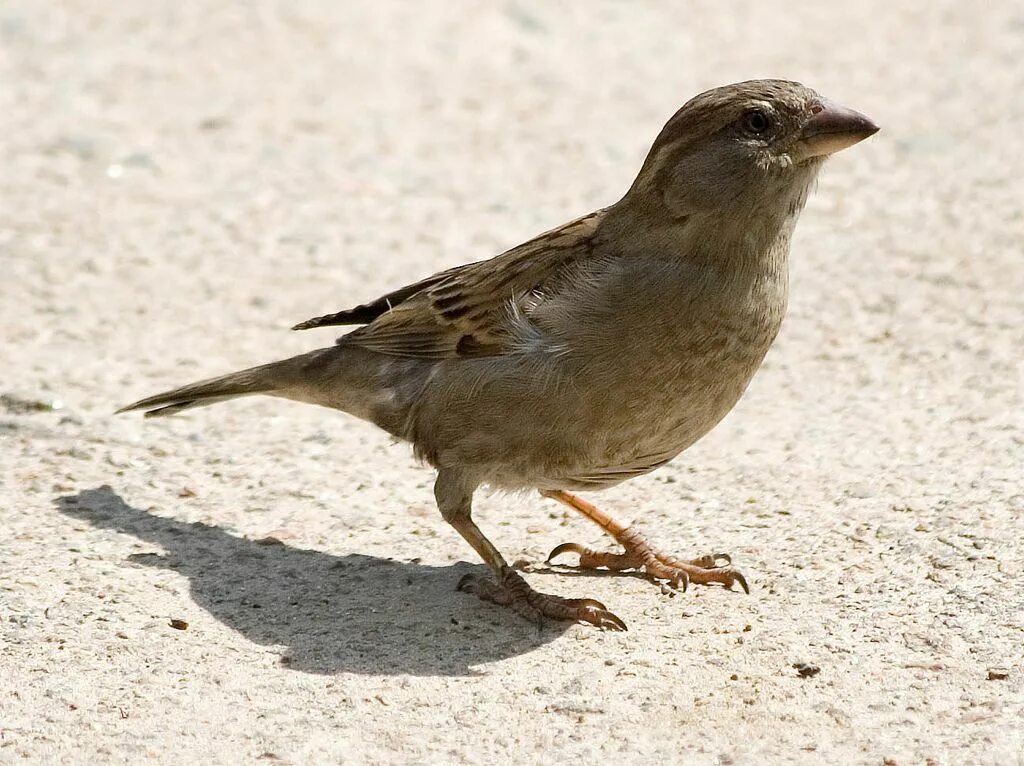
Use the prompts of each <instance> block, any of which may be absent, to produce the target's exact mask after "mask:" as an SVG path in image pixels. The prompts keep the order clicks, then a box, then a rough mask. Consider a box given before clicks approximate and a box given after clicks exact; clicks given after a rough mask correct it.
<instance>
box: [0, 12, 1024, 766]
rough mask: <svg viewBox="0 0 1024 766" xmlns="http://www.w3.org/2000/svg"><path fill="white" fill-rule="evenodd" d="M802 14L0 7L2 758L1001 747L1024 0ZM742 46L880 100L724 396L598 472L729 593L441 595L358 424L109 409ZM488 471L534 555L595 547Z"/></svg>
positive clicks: (469, 235)
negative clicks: (565, 598) (660, 449)
mask: <svg viewBox="0 0 1024 766" xmlns="http://www.w3.org/2000/svg"><path fill="white" fill-rule="evenodd" d="M820 5H821V6H822V7H812V6H811V5H810V4H808V5H807V6H806V7H804V8H803V9H802V10H801V9H798V8H796V7H794V5H793V4H790V3H783V2H764V1H761V2H740V3H720V2H719V3H701V4H696V5H690V4H684V3H675V4H670V3H657V4H655V3H642V4H627V3H587V4H583V3H577V4H572V5H570V4H558V3H543V4H541V3H534V4H527V3H525V2H507V3H489V4H485V3H477V4H470V3H464V4H463V3H446V2H445V3H443V2H433V3H426V4H424V3H419V4H412V3H409V4H404V3H397V2H394V3H372V4H371V3H348V4H342V3H331V2H326V1H324V2H313V1H312V0H310V1H308V2H299V3H294V2H280V3H272V2H261V3H250V4H227V3H217V2H213V1H212V0H209V1H208V2H198V1H197V2H178V1H175V2H147V3H123V2H121V3H119V2H88V3H87V2H81V3H57V2H47V3H41V2H33V1H31V0H15V1H14V2H6V3H4V4H3V5H2V6H0V61H2V65H0V66H2V69H0V126H2V130H0V162H2V168H3V170H2V172H0V248H2V249H0V258H2V267H3V270H2V279H0V327H2V332H3V335H2V338H3V343H2V345H0V394H2V398H0V469H2V471H0V477H2V485H0V493H2V505H0V522H2V525H3V530H4V534H3V536H2V539H0V640H2V645H0V763H5V764H6V763H22V762H26V761H30V762H54V763H86V762H89V763H96V762H112V763H142V762H164V763H170V762H174V763H210V764H213V763H239V762H250V761H254V760H258V759H263V760H266V761H267V762H271V763H273V762H280V763H294V764H303V763H313V762H338V763H352V764H356V763H367V762H373V763H488V762H493V761H495V760H497V759H502V760H505V761H511V762H520V763H529V762H539V761H541V760H544V761H546V762H552V763H577V762H582V763H588V762H589V763H594V762H605V761H607V759H609V758H620V759H624V758H629V759H630V760H631V761H632V762H636V756H638V755H639V756H649V757H651V758H652V759H653V761H652V762H654V763H678V762H686V763H689V764H760V763H807V764H817V763H865V764H882V763H883V762H884V763H898V764H919V763H939V764H973V763H992V764H997V763H998V764H1022V763H1024V718H1022V716H1024V659H1022V646H1024V588H1022V585H1024V582H1022V581H1024V544H1022V532H1024V518H1022V516H1024V483H1022V477H1024V367H1022V357H1024V354H1022V346H1024V330H1022V322H1021V314H1022V307H1024V299H1022V295H1024V252H1022V242H1024V217H1022V203H1021V201H1022V200H1024V159H1022V158H1024V140H1022V136H1024V133H1022V125H1024V97H1022V96H1021V94H1022V92H1024V65H1022V64H1021V61H1022V60H1024V7H1022V6H1021V5H1020V4H1019V3H1013V2H1002V3H990V4H986V6H985V7H984V10H983V11H980V10H978V9H971V8H970V7H969V6H970V4H964V3H961V2H959V1H957V2H945V1H944V2H934V3H927V4H926V3H905V4H903V5H905V6H907V7H906V8H903V9H901V8H900V5H901V4H900V3H894V2H891V0H887V1H886V2H881V1H880V0H878V1H872V2H861V3H858V4H857V6H858V8H856V9H847V10H835V9H826V7H825V6H826V5H830V4H820ZM670 6H674V8H673V7H670ZM911 6H918V7H919V10H910V7H911ZM756 76H784V77H788V78H793V79H799V80H802V81H804V82H806V83H808V84H810V85H812V86H813V87H815V88H817V89H818V90H820V91H821V92H823V93H825V94H828V95H829V96H831V97H833V98H835V99H836V100H839V101H842V102H844V103H847V104H849V105H851V106H854V107H856V108H859V109H861V110H863V111H864V112H866V113H868V114H870V115H871V116H872V117H874V118H875V119H876V120H877V121H878V122H879V123H880V124H881V125H882V126H883V132H882V133H880V134H879V135H878V136H876V137H875V138H873V139H872V140H871V141H869V142H867V143H865V144H864V145H862V146H858V147H857V148H856V149H854V150H852V151H850V152H848V153H845V154H843V155H841V156H840V157H837V158H836V159H835V160H833V161H832V162H831V164H830V166H829V167H828V168H827V170H826V172H825V174H824V176H823V178H822V181H821V183H820V185H819V189H818V193H817V195H816V196H815V197H814V199H813V201H812V202H811V203H810V205H809V207H808V209H807V211H806V212H805V213H804V217H803V220H802V222H801V224H800V227H799V229H798V236H797V237H796V241H795V242H794V248H793V250H794V257H793V274H792V277H793V280H792V281H793V285H792V304H791V309H790V314H789V316H788V318H787V322H786V326H785V328H784V330H783V333H782V336H781V337H780V339H779V341H778V343H777V345H776V346H775V348H774V349H773V350H772V352H771V354H770V355H769V357H768V359H767V361H766V363H765V366H764V369H763V371H762V372H761V373H760V375H759V376H758V377H757V378H756V379H755V381H754V384H753V385H752V387H751V389H750V391H749V393H748V395H747V396H746V397H745V398H744V399H743V401H742V402H741V403H740V405H739V406H738V407H737V408H736V410H735V411H734V412H733V413H732V414H731V415H730V416H729V417H728V418H727V419H726V421H725V422H724V423H723V424H722V425H721V426H720V427H719V428H718V429H717V430H716V431H715V432H714V433H713V434H711V435H710V436H708V437H707V438H706V439H704V440H703V441H702V442H701V443H700V444H698V445H697V446H696V447H694V448H693V449H691V450H690V451H689V452H688V453H687V454H686V455H684V456H683V457H681V458H680V459H677V460H676V461H675V462H674V463H672V464H671V465H670V466H668V467H666V468H664V469H662V470H661V471H659V472H657V473H656V474H653V475H651V476H648V477H645V478H641V479H638V480H635V481H633V482H630V483H628V484H626V485H624V486H621V487H619V488H617V489H615V490H611V491H608V492H605V493H603V494H601V495H599V496H593V498H592V499H595V500H600V502H601V503H602V504H603V505H604V507H605V508H607V509H608V510H611V511H613V512H614V513H617V514H619V515H622V516H624V517H626V518H636V519H638V520H639V521H640V522H642V524H643V525H644V526H645V528H646V530H647V531H648V533H649V535H650V536H651V537H652V538H654V539H655V540H657V541H658V542H659V543H660V544H661V545H662V546H663V547H665V548H668V549H671V550H674V551H678V552H679V553H690V554H692V553H698V552H706V551H709V550H727V551H731V552H732V553H733V555H734V557H735V560H736V562H737V564H738V565H740V566H741V567H742V568H743V569H744V570H745V571H746V572H747V574H748V576H749V577H750V579H751V584H752V591H753V592H752V593H751V595H750V596H744V595H742V594H740V593H735V592H724V591H722V590H721V589H691V591H690V592H689V593H686V594H683V595H679V596H676V597H674V598H670V597H668V596H666V595H662V594H661V593H659V590H658V588H657V587H655V586H653V585H652V584H650V583H648V582H646V581H644V580H642V579H639V578H636V577H629V576H624V577H581V576H570V574H562V573H556V572H552V571H550V570H544V569H543V568H541V569H540V571H537V572H536V573H535V574H532V575H530V577H531V579H532V581H533V582H534V583H535V584H536V585H539V586H541V587H543V588H545V589H547V590H549V591H555V592H558V593H562V594H565V595H580V596H583V595H587V596H593V597H597V598H599V599H601V600H602V601H605V602H606V603H607V604H609V606H610V607H611V608H613V609H614V610H615V611H616V612H617V613H618V614H619V615H620V616H622V617H623V618H624V619H625V620H626V621H627V622H628V623H629V625H630V628H631V630H630V632H628V633H625V634H610V633H602V632H599V631H597V630H595V629H592V628H589V627H582V626H577V625H548V626H546V627H543V628H538V627H536V626H534V625H531V624H528V623H525V622H524V621H522V620H520V619H518V618H517V617H515V616H514V615H511V614H507V613H505V612H503V611H501V610H498V609H497V608H494V607H492V606H489V605H486V604H483V603H480V602H477V601H476V600H475V599H473V598H472V597H470V596H467V595H465V594H460V593H457V592H455V590H454V588H455V584H456V582H457V581H458V579H459V578H460V576H461V575H463V574H464V573H466V572H470V571H480V569H479V565H478V562H477V561H476V560H475V559H474V558H473V555H472V553H471V551H470V550H469V549H468V546H467V545H466V544H465V543H464V542H463V541H462V540H461V539H459V538H458V536H457V535H456V534H455V533H454V532H453V531H452V530H450V529H449V528H447V527H446V525H445V524H444V522H443V521H442V520H441V519H440V518H439V516H438V515H437V513H436V511H435V510H434V508H433V504H432V496H431V491H430V486H431V481H432V475H431V472H430V471H429V470H427V469H425V468H423V467H420V466H417V465H416V464H415V463H414V461H413V459H412V457H411V455H410V454H409V451H408V450H407V449H406V448H405V447H403V446H400V445H399V446H396V445H393V444H391V443H390V441H389V439H388V438H387V437H386V436H384V435H383V434H381V433H379V432H377V431H375V430H374V429H373V428H372V427H370V426H368V425H366V424H363V423H360V422H358V421H356V420H354V419H353V418H350V417H346V416H345V415H342V414H340V413H332V412H328V411H325V410H318V409H316V408H311V407H303V406H301V405H296V404H291V403H287V402H281V401H271V400H248V401H243V402H237V403H231V404H229V405H222V406H219V407H215V408H211V409H206V410H202V411H197V412H195V413H190V414H188V415H185V416H181V417H178V418H173V419H168V420H165V421H156V422H154V421H150V422H144V421H143V420H141V419H140V418H137V417H127V416H122V417H113V416H112V415H111V412H112V410H113V409H114V407H115V406H117V405H119V404H123V403H125V402H126V401H129V400H132V399H135V398H137V397H139V396H141V395H145V394H149V393H153V392H155V391H157V390H161V389H163V388H166V387H168V386H170V385H172V384H178V383H183V382H187V381H190V380H192V379H194V378H198V377H205V376H207V375H210V374H214V373H219V372H223V371H227V370H230V369H234V368H238V367H242V366H247V365H249V364H253V363H257V362H262V361H266V360H269V359H273V358H278V357H281V356H285V355H288V354H290V353H296V352H299V351H301V350H303V349H308V348H312V347H315V346H317V345H328V344H329V343H330V342H331V340H332V339H333V336H334V333H332V332H331V331H320V333H319V334H309V333H306V334H293V333H288V332H287V331H286V329H287V327H288V326H290V325H291V324H292V323H293V322H296V321H298V320H302V319H305V318H307V317H309V316H312V315H315V314H319V313H324V312H327V311H331V310H336V309H338V308H341V307H344V306H348V305H351V304H354V303H358V302H361V301H363V300H365V299H368V298H373V297H375V296H376V295H378V294H379V293H381V292H382V291H383V290H384V289H386V288H388V287H392V286H395V285H396V284H398V283H402V282H405V281H408V280H410V279H413V278H417V277H420V276H423V275H426V274H428V273H430V272H432V271H434V270H436V269H440V268H442V267H446V266H450V265H454V264H457V263H460V262H465V261H469V260H475V259H479V258H482V257H486V256H489V255H491V254H495V253H497V252H499V251H501V250H503V249H505V248H507V247H509V246H512V245H514V244H516V243H518V242H520V241H522V240H524V239H526V238H528V237H530V236H532V235H533V234H536V233H538V232H539V231H541V230H544V229H547V228H549V227H551V226H554V225H557V224H559V223H561V222H563V221H565V220H568V219H569V218H571V217H574V216H576V215H579V214H582V213H584V212H587V211H589V210H591V209H593V208H595V207H599V206H601V205H604V204H607V203H609V202H611V201H613V200H614V199H617V197H618V196H619V195H620V194H621V193H622V192H623V191H624V189H625V188H626V187H627V185H628V184H629V183H630V181H631V180H632V178H633V175H634V173H635V171H636V170H637V169H638V167H639V164H640V161H641V159H642V157H643V156H644V154H645V152H646V150H647V148H648V146H649V144H650V142H651V141H652V140H653V138H654V136H655V135H656V133H657V131H658V130H659V128H660V127H661V125H662V123H663V122H664V120H665V119H666V118H667V117H668V116H669V115H670V114H671V113H672V112H673V111H674V110H675V109H676V108H677V107H678V105H679V104H680V103H681V102H682V101H684V100H685V99H686V98H688V97H689V96H691V95H692V94H694V93H696V92H697V91H699V90H702V89H704V88H706V87H710V86H714V85H718V84H722V83H725V82H729V81H734V80H738V79H747V78H750V77H756ZM477 507H478V511H477V516H478V518H479V519H480V522H481V524H482V525H483V526H484V528H485V529H486V530H488V531H489V532H491V533H492V534H493V537H494V539H495V541H496V542H497V544H498V545H499V547H501V548H502V549H503V550H504V551H505V552H506V553H507V554H508V555H509V557H510V558H512V559H517V558H524V559H527V560H529V561H533V562H537V561H540V560H542V559H543V557H544V555H545V554H546V552H547V551H548V550H549V549H550V548H551V547H552V546H554V545H556V544H558V543H561V542H564V541H566V540H579V541H582V542H586V543H590V544H597V545H603V544H605V541H604V540H602V538H601V536H600V533H599V531H598V530H597V529H596V528H591V527H590V526H588V525H587V524H586V523H585V522H584V521H582V520H579V519H577V518H575V517H572V516H570V515H568V513H567V512H565V511H563V510H562V509H561V507H558V506H556V505H555V504H553V503H551V502H546V501H543V500H541V499H540V498H534V497H528V498H509V497H501V496H490V497H487V496H484V497H481V498H480V499H479V501H478V504H477ZM268 537H272V538H276V539H277V540H278V541H280V544H271V543H273V542H274V541H273V540H267V538H268ZM172 620H183V621H185V622H186V623H187V629H185V630H180V629H176V628H174V627H173V626H172V625H171V621H172ZM801 662H802V663H812V664H814V665H817V666H818V667H819V668H820V672H819V673H818V674H817V675H815V676H813V677H809V678H804V677H800V675H799V674H798V673H797V671H796V670H795V669H794V667H793V665H794V663H801ZM996 668H1004V669H1005V671H1006V673H1007V674H1008V676H1007V677H1006V678H998V677H997V678H995V679H994V680H990V679H989V675H990V671H991V670H992V669H996ZM994 675H995V676H1000V675H1002V673H1001V671H995V673H994ZM886 759H888V760H886Z"/></svg>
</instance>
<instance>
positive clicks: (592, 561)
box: [540, 490, 750, 593]
mask: <svg viewBox="0 0 1024 766" xmlns="http://www.w3.org/2000/svg"><path fill="white" fill-rule="evenodd" d="M540 493H541V494H542V495H543V496H544V497H550V498H551V499H552V500H557V501H558V502H560V503H564V504H565V505H567V506H569V507H570V508H572V509H574V510H576V511H579V512H580V513H582V514H583V515H584V516H586V517H587V518H588V519H590V520H591V521H593V522H594V523H595V524H597V525H598V526H599V527H601V529H603V530H604V531H605V532H607V533H608V534H609V535H611V536H612V537H613V538H615V541H616V542H617V543H619V545H621V546H622V547H623V548H624V549H625V550H624V552H622V553H612V552H610V551H595V550H593V549H591V548H587V547H585V546H583V545H580V544H579V543H563V544H562V545H559V546H558V547H557V548H555V549H554V550H553V551H551V554H550V555H549V556H548V562H550V561H551V560H552V559H554V558H555V557H556V556H559V555H561V554H563V553H569V552H572V553H577V554H579V557H580V564H579V565H580V567H581V568H582V569H598V568H600V567H604V568H606V569H610V570H613V571H622V570H625V569H636V570H639V571H643V572H646V573H647V574H648V575H650V576H651V577H653V578H655V579H658V580H668V581H669V583H670V584H671V585H673V586H674V587H677V588H682V589H683V590H686V586H687V584H688V583H691V582H693V583H697V584H699V585H710V584H712V583H718V584H719V585H723V586H725V587H726V588H731V587H732V585H733V583H738V584H739V586H740V587H741V588H743V590H744V591H746V592H747V593H750V588H749V587H748V586H747V580H746V578H745V577H744V576H743V574H742V573H741V572H740V571H739V570H737V569H735V568H733V566H732V559H731V558H730V557H729V556H728V554H725V553H715V554H712V555H708V556H701V557H699V558H696V559H691V560H688V561H683V560H680V559H677V558H673V557H672V556H669V555H667V554H664V553H661V552H659V551H657V550H655V549H654V548H652V547H651V545H650V543H648V542H647V539H646V538H645V537H644V536H643V534H641V533H640V530H638V529H636V528H635V527H633V526H631V525H626V524H622V523H621V522H618V521H616V520H615V519H613V518H612V517H611V516H609V515H608V514H607V513H605V512H604V511H602V510H601V509H599V508H597V507H595V506H594V505H591V504H590V503H588V502H587V501H586V500H583V499H582V498H579V497H576V495H573V494H571V493H569V492H565V491H563V490H541V491H540Z"/></svg>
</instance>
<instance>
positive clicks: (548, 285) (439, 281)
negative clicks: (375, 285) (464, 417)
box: [296, 210, 605, 358]
mask: <svg viewBox="0 0 1024 766" xmlns="http://www.w3.org/2000/svg"><path fill="white" fill-rule="evenodd" d="M604 215H605V211H604V210H598V211H597V212H595V213H591V214H590V215H587V216H584V217H583V218H579V219H577V220H575V221H572V222H570V223H567V224H565V225H564V226H561V227H559V228H557V229H553V230H551V231H549V232H546V233H544V234H541V235H540V236H538V237H536V238H534V239H532V240H530V241H529V242H526V243H524V244H522V245H519V246H518V247H515V248H513V249H512V250H509V251H507V252H505V253H502V254H501V255H499V256H496V257H494V258H491V259H489V260H486V261H477V262H475V263H469V264H466V265H464V266H457V267H455V268H453V269H449V270H447V271H442V272H439V273H438V274H434V275H433V276H430V277H427V278H426V279H423V280H420V281H419V282H416V283H414V284H411V285H408V286H406V287H403V288H400V289H398V290H395V291H394V292H392V293H388V294H387V295H385V296H383V297H381V298H378V299H377V300H375V301H372V302H370V303H366V304H363V305H361V306H356V307H355V308H352V309H349V310H347V311H341V312H339V313H337V314H329V315H327V316H324V317H318V318H316V319H311V320H308V321H306V322H303V323H302V324H299V325H296V329H306V328H308V327H322V326H325V325H335V324H358V323H361V322H369V324H367V325H365V326H364V327H360V328H358V329H357V330H354V331H353V332H351V333H349V334H348V335H345V336H343V337H341V338H339V340H338V342H339V343H344V344H352V345H357V346H361V347H363V348H367V349H370V350H373V351H377V352H380V353H384V354H391V355H395V356H409V357H425V358H445V357H452V356H491V355H494V354H500V353H505V352H507V351H508V350H509V347H510V343H511V342H512V341H514V340H515V339H516V337H517V336H518V335H521V330H522V327H521V322H522V313H523V312H525V311H528V310H529V308H530V307H531V306H532V305H535V304H536V303H537V302H538V301H539V300H542V299H543V297H544V296H545V295H546V294H547V293H548V292H550V291H551V290H554V289H557V285H558V284H559V283H560V282H561V277H562V276H563V275H564V274H565V273H566V271H567V270H568V269H569V268H571V267H572V266H573V265H574V264H576V263H578V261H579V260H580V259H582V258H586V257H587V256H588V255H589V254H590V252H591V247H590V243H591V241H592V239H593V236H594V233H595V232H596V230H597V228H598V225H599V224H600V222H601V220H602V219H603V218H604ZM517 330H518V331H519V332H517Z"/></svg>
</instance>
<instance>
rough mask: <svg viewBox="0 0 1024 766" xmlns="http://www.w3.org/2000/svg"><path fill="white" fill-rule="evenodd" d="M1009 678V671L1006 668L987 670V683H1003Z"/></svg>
mask: <svg viewBox="0 0 1024 766" xmlns="http://www.w3.org/2000/svg"><path fill="white" fill-rule="evenodd" d="M1009 677H1010V671H1009V669H1008V668H989V669H988V680H989V681H1005V680H1006V679H1007V678H1009Z"/></svg>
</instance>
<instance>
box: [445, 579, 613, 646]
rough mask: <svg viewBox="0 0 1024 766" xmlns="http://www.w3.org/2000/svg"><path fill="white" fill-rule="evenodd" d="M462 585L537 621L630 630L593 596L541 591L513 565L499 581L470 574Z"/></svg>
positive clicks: (464, 589)
mask: <svg viewBox="0 0 1024 766" xmlns="http://www.w3.org/2000/svg"><path fill="white" fill-rule="evenodd" d="M458 589H459V590H461V591H463V592H465V593H473V594H475V595H476V596H477V597H478V598H481V599H483V600H484V601H490V602H492V603H494V604H499V605H501V606H508V607H511V608H512V609H514V610H515V611H516V612H518V613H519V614H521V615H523V616H525V617H528V618H529V619H531V620H533V621H535V622H542V621H543V619H544V618H545V617H550V618H551V619H555V620H578V621H580V622H589V623H590V624H591V625H596V626H597V627H599V628H603V629H605V630H626V623H624V622H623V621H622V620H620V619H619V618H618V617H616V616H615V615H614V614H613V613H612V612H610V611H608V608H607V607H606V606H605V605H604V604H602V603H601V602H600V601H597V600H595V599H592V598H561V597H559V596H551V595H548V594H547V593H538V592H537V591H535V590H534V589H533V588H531V587H530V586H529V584H527V582H526V580H524V579H523V578H522V576H520V575H519V574H518V573H517V572H515V571H513V570H512V568H511V567H506V568H505V569H504V570H503V571H502V572H501V575H500V576H499V578H498V582H494V581H493V580H490V579H486V578H483V577H479V576H477V575H472V574H468V575H466V576H465V577H463V578H462V579H461V580H460V581H459V585H458Z"/></svg>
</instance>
